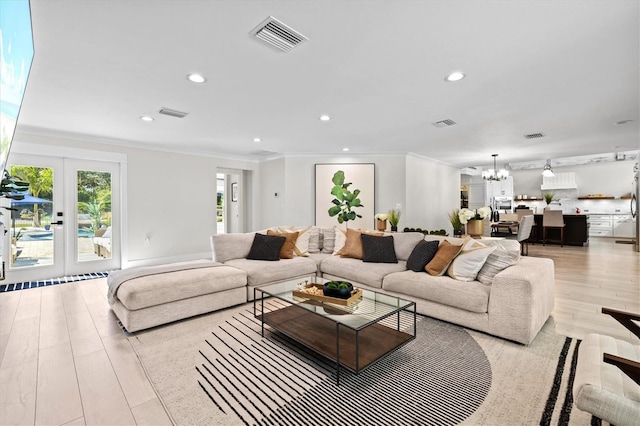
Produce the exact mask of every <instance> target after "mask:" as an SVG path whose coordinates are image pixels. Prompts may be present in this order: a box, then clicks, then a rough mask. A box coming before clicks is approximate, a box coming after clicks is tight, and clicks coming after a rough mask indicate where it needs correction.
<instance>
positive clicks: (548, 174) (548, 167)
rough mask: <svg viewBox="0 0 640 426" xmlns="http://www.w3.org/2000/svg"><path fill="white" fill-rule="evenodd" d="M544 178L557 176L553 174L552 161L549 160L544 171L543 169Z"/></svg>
mask: <svg viewBox="0 0 640 426" xmlns="http://www.w3.org/2000/svg"><path fill="white" fill-rule="evenodd" d="M542 176H544V177H554V176H555V173H553V169H552V168H551V159H548V160H547V164H545V165H544V169H542Z"/></svg>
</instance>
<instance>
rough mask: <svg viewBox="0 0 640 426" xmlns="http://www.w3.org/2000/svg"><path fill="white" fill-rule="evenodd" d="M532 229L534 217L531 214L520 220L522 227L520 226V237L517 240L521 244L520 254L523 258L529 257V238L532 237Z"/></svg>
mask: <svg viewBox="0 0 640 426" xmlns="http://www.w3.org/2000/svg"><path fill="white" fill-rule="evenodd" d="M529 211H531V210H529ZM531 228H533V215H532V214H530V215H527V216H522V218H521V219H520V225H519V226H518V235H517V237H516V240H518V242H519V243H520V254H521V255H522V256H529V237H530V236H531ZM525 249H526V250H525Z"/></svg>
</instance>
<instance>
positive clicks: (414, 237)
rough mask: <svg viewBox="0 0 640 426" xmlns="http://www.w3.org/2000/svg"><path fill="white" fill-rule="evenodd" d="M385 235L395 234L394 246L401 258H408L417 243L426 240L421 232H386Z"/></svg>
mask: <svg viewBox="0 0 640 426" xmlns="http://www.w3.org/2000/svg"><path fill="white" fill-rule="evenodd" d="M384 235H385V236H386V235H392V236H393V246H394V249H395V251H396V256H398V259H399V260H408V259H409V256H410V255H411V252H412V251H413V249H414V248H415V246H416V244H418V243H419V242H420V241H424V235H423V234H422V233H421V232H385V234H384Z"/></svg>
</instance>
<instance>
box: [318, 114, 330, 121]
mask: <svg viewBox="0 0 640 426" xmlns="http://www.w3.org/2000/svg"><path fill="white" fill-rule="evenodd" d="M320 120H321V121H329V120H331V117H329V116H328V115H326V114H325V115H321V116H320Z"/></svg>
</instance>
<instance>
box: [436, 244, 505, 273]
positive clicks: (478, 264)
mask: <svg viewBox="0 0 640 426" xmlns="http://www.w3.org/2000/svg"><path fill="white" fill-rule="evenodd" d="M495 249H496V248H495V247H484V246H483V247H480V248H472V249H469V250H466V249H464V248H463V249H462V252H460V254H459V255H458V256H456V258H455V259H453V262H451V265H449V268H448V269H447V274H448V275H449V276H450V277H451V278H453V279H456V280H458V281H475V279H476V277H477V276H478V272H479V271H480V269H481V268H482V266H483V265H484V263H485V262H486V260H487V257H489V255H490V254H491V253H492V252H493V251H494V250H495Z"/></svg>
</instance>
